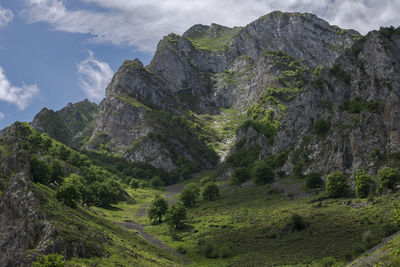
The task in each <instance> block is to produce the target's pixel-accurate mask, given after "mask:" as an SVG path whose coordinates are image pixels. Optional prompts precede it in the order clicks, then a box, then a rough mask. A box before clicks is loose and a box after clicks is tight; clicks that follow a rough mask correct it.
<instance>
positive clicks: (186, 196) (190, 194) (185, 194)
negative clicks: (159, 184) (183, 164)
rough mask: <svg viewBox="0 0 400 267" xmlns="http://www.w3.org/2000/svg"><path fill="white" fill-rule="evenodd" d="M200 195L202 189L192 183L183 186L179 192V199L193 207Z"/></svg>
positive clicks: (188, 206) (186, 205) (187, 205)
mask: <svg viewBox="0 0 400 267" xmlns="http://www.w3.org/2000/svg"><path fill="white" fill-rule="evenodd" d="M199 196H200V190H199V188H198V187H197V185H196V184H194V183H190V184H187V185H186V186H185V188H183V190H182V191H181V193H180V194H179V199H180V200H181V201H182V203H183V204H184V205H185V207H187V208H192V207H194V206H195V205H196V202H197V199H198V198H199Z"/></svg>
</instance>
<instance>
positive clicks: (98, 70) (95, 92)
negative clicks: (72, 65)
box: [77, 51, 114, 102]
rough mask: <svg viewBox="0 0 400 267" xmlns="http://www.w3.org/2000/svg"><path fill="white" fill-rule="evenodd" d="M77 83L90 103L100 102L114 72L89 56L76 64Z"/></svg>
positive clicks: (90, 54)
mask: <svg viewBox="0 0 400 267" xmlns="http://www.w3.org/2000/svg"><path fill="white" fill-rule="evenodd" d="M77 67H78V73H79V83H78V86H79V87H80V88H81V89H82V90H83V91H84V92H85V94H86V95H87V97H88V98H89V99H90V100H92V101H96V102H98V101H100V100H102V99H103V98H104V95H105V89H106V87H107V85H108V83H109V82H110V80H111V78H112V76H113V74H114V71H113V70H112V69H111V67H110V66H109V65H108V64H107V63H105V62H102V61H100V60H98V59H96V58H94V56H93V52H92V51H89V56H88V57H87V58H86V59H85V60H83V61H81V62H79V63H78V66H77Z"/></svg>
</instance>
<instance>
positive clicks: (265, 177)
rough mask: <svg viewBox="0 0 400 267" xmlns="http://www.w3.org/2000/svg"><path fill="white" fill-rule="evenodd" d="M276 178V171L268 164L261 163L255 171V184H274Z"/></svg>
mask: <svg viewBox="0 0 400 267" xmlns="http://www.w3.org/2000/svg"><path fill="white" fill-rule="evenodd" d="M274 178H275V173H274V170H273V169H272V168H271V167H270V166H269V165H268V164H266V163H264V162H259V163H257V165H256V166H255V167H254V169H253V180H254V183H255V184H258V185H260V184H268V183H272V182H273V181H274Z"/></svg>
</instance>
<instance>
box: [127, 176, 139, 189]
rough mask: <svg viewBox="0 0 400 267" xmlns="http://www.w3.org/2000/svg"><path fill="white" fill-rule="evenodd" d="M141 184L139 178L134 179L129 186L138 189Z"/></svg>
mask: <svg viewBox="0 0 400 267" xmlns="http://www.w3.org/2000/svg"><path fill="white" fill-rule="evenodd" d="M139 185H140V181H139V180H137V179H134V178H133V179H132V180H131V182H130V183H129V186H130V187H131V188H133V189H138V188H139Z"/></svg>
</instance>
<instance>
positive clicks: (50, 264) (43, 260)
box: [32, 254, 65, 267]
mask: <svg viewBox="0 0 400 267" xmlns="http://www.w3.org/2000/svg"><path fill="white" fill-rule="evenodd" d="M64 266H65V260H64V256H62V255H59V254H48V255H40V256H39V257H38V259H37V260H36V261H35V262H33V263H32V267H64Z"/></svg>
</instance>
